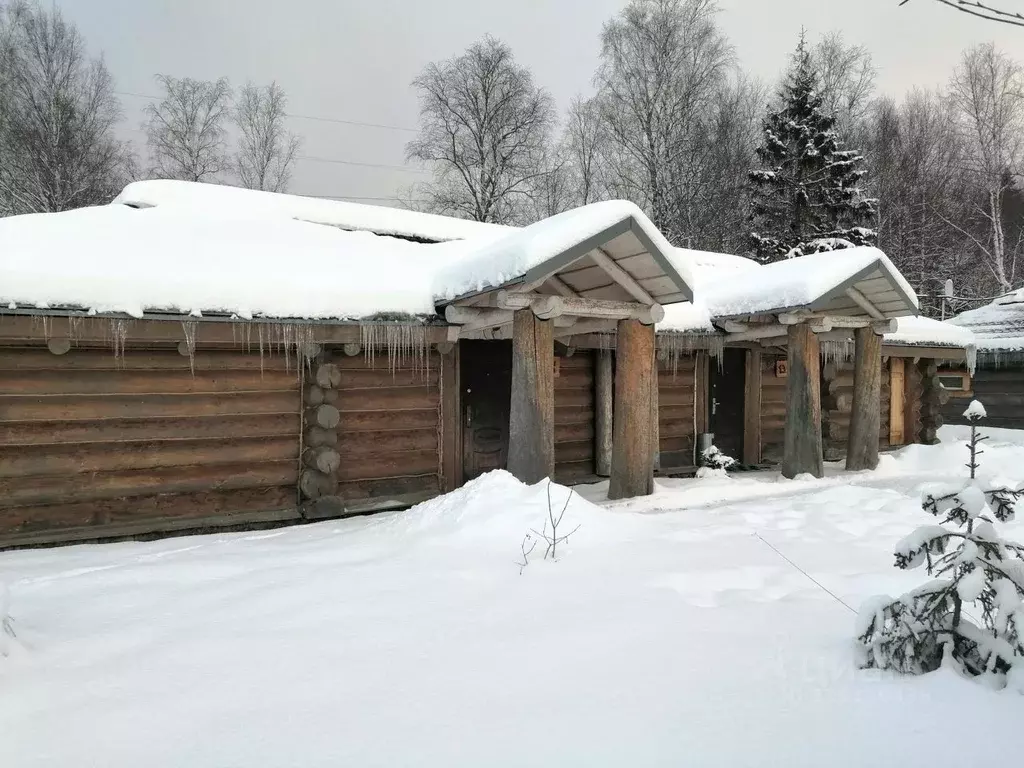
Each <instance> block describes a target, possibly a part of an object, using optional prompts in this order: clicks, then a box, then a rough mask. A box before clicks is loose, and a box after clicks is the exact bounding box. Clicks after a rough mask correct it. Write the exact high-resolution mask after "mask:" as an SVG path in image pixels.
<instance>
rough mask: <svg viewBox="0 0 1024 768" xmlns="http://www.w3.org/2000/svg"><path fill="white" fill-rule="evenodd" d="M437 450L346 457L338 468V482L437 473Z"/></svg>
mask: <svg viewBox="0 0 1024 768" xmlns="http://www.w3.org/2000/svg"><path fill="white" fill-rule="evenodd" d="M439 464H440V457H439V455H438V452H437V450H436V449H435V450H426V451H402V452H396V453H387V454H379V455H370V456H346V457H345V460H344V461H343V462H342V464H341V466H340V467H339V468H338V479H339V480H377V479H380V478H384V477H402V476H405V475H422V474H426V473H427V472H431V471H434V472H436V471H438V469H439V468H440V467H439Z"/></svg>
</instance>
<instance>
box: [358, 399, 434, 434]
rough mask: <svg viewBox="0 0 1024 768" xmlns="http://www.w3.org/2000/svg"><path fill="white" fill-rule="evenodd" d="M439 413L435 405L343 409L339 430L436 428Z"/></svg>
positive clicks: (372, 430) (364, 430)
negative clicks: (362, 409) (360, 409)
mask: <svg viewBox="0 0 1024 768" xmlns="http://www.w3.org/2000/svg"><path fill="white" fill-rule="evenodd" d="M439 419H440V415H439V414H438V410H437V406H436V405H434V406H433V407H431V408H421V409H410V410H374V411H345V412H344V413H343V414H342V421H341V427H340V431H342V432H344V433H345V434H349V433H353V432H367V431H369V432H378V431H389V430H407V429H423V428H427V427H430V428H434V429H436V428H437V426H438V424H439Z"/></svg>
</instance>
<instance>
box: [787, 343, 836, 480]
mask: <svg viewBox="0 0 1024 768" xmlns="http://www.w3.org/2000/svg"><path fill="white" fill-rule="evenodd" d="M786 353H787V354H786V357H787V360H788V364H789V373H788V375H787V376H786V428H785V450H784V456H783V461H782V474H783V476H784V477H788V478H790V479H792V478H794V477H796V476H797V475H801V474H805V473H809V474H811V475H814V477H822V476H823V475H824V474H825V468H824V461H823V455H822V444H821V360H820V352H819V349H818V337H817V336H815V335H814V332H813V331H812V330H811V327H810V326H809V325H807V324H806V323H800V324H798V325H793V326H790V329H789V336H788V346H787V350H786Z"/></svg>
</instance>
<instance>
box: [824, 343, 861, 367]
mask: <svg viewBox="0 0 1024 768" xmlns="http://www.w3.org/2000/svg"><path fill="white" fill-rule="evenodd" d="M819 354H820V356H821V359H822V360H823V361H824V362H825V363H848V362H850V361H851V360H853V355H854V344H853V341H851V340H849V339H825V340H824V341H822V342H821V344H820V345H819Z"/></svg>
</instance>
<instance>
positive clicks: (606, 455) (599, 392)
mask: <svg viewBox="0 0 1024 768" xmlns="http://www.w3.org/2000/svg"><path fill="white" fill-rule="evenodd" d="M614 387H615V375H614V369H613V367H612V352H611V350H610V349H602V350H598V353H597V367H596V369H595V370H594V399H595V401H596V402H595V404H594V405H595V408H594V432H595V434H594V459H595V461H594V471H595V472H596V473H597V474H598V475H599V476H600V477H608V475H610V474H611V473H612V424H613V423H614V422H613V419H612V402H613V400H614V397H613V392H614Z"/></svg>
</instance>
